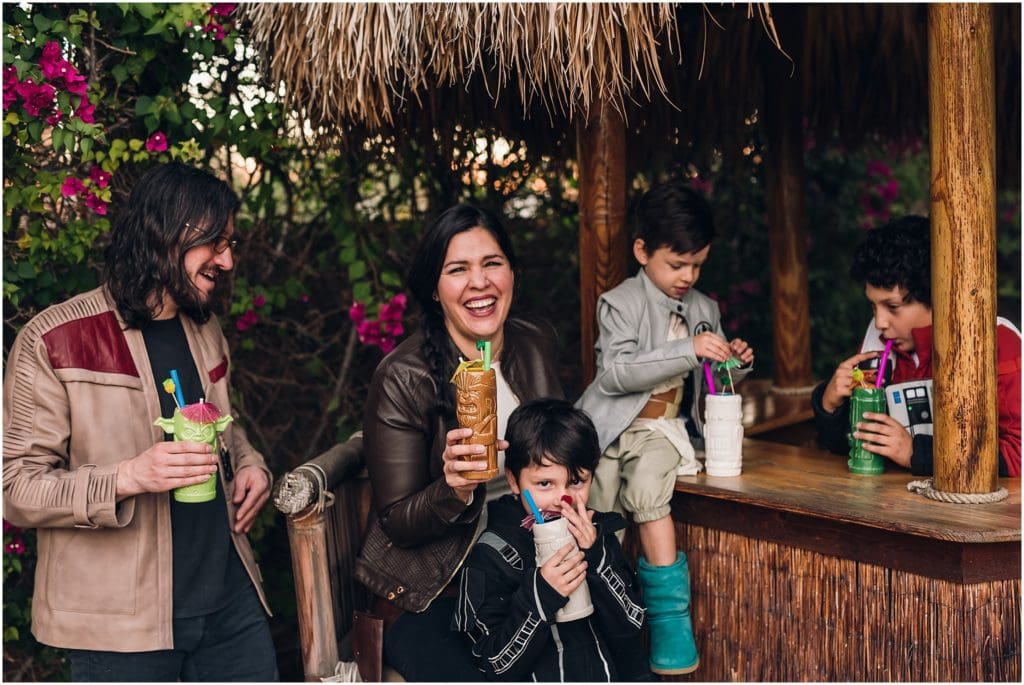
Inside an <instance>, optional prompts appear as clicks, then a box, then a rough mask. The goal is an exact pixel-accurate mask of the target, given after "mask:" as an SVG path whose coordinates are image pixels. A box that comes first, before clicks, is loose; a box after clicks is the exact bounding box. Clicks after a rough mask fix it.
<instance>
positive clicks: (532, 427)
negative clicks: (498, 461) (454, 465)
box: [505, 398, 601, 481]
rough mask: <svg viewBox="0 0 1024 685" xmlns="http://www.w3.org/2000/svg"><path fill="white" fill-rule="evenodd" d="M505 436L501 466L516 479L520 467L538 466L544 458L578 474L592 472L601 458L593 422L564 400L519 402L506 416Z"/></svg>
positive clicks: (585, 414)
mask: <svg viewBox="0 0 1024 685" xmlns="http://www.w3.org/2000/svg"><path fill="white" fill-rule="evenodd" d="M505 439H506V440H508V449H507V450H505V468H507V469H508V470H510V471H511V472H512V475H513V476H514V477H515V479H516V480H517V481H518V480H519V474H520V473H521V472H522V470H523V468H525V467H526V466H528V465H530V464H536V465H537V466H540V465H541V462H542V461H543V460H544V459H547V460H548V461H550V462H551V463H553V464H559V465H561V466H564V467H565V468H567V469H569V474H570V475H571V476H572V477H573V478H582V476H583V471H590V472H591V473H593V471H594V469H595V468H597V462H598V460H599V459H600V458H601V448H600V443H598V440H597V430H596V429H595V428H594V422H593V421H591V420H590V416H588V415H587V413H586V412H585V411H583V410H582V409H576V408H575V407H573V406H572V403H571V402H567V401H566V400H556V399H547V398H544V399H539V400H531V401H529V402H525V403H523V404H521V405H519V406H518V407H516V409H515V411H513V412H512V415H511V416H509V417H508V427H507V428H506V429H505Z"/></svg>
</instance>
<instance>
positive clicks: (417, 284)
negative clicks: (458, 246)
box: [406, 204, 516, 417]
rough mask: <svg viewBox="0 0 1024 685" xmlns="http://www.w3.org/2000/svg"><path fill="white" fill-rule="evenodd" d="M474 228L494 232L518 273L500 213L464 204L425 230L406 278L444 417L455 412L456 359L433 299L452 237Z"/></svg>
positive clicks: (438, 308)
mask: <svg viewBox="0 0 1024 685" xmlns="http://www.w3.org/2000/svg"><path fill="white" fill-rule="evenodd" d="M474 228H482V229H484V230H485V231H487V232H488V233H490V234H491V235H492V236H494V239H495V240H496V241H497V242H498V247H500V248H501V251H502V252H504V253H505V257H506V258H507V259H508V263H509V266H510V267H511V269H512V271H513V273H515V270H516V255H515V252H514V251H513V249H512V241H511V240H509V237H508V233H506V232H505V228H504V227H503V226H502V225H501V221H499V220H498V217H496V216H495V215H494V214H492V213H491V212H489V211H487V210H486V209H483V208H481V207H475V206H473V205H468V204H461V205H455V206H454V207H450V208H449V209H447V210H445V211H444V212H443V213H442V214H441V215H440V216H439V217H437V219H435V220H434V223H432V224H431V225H430V226H429V227H428V228H427V230H426V231H425V232H424V233H423V236H422V237H421V238H420V242H419V245H418V246H417V247H416V252H415V256H414V257H413V260H412V265H411V266H410V267H409V274H408V277H407V278H406V282H407V285H408V288H409V292H410V293H412V296H413V298H414V299H415V300H416V302H417V303H418V304H419V307H420V312H421V313H422V319H421V326H422V328H423V356H424V358H425V359H426V360H427V363H428V364H429V365H430V375H431V377H432V378H433V379H434V384H435V387H436V388H437V403H438V410H439V411H440V412H441V415H442V416H445V417H451V416H454V415H455V405H454V397H453V392H452V390H451V387H450V379H451V375H452V374H453V373H454V372H455V367H456V361H457V360H456V358H455V356H454V355H453V354H452V352H451V344H450V341H449V336H448V331H447V329H446V328H445V325H444V312H443V311H442V310H441V304H440V302H438V301H437V300H435V299H434V294H435V293H436V292H437V281H438V279H439V278H440V277H441V268H442V267H443V266H444V259H445V256H446V255H447V254H448V245H449V243H451V241H452V238H454V237H455V236H456V235H458V234H459V233H463V232H465V231H469V230H471V229H474Z"/></svg>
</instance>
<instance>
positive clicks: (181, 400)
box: [171, 369, 185, 407]
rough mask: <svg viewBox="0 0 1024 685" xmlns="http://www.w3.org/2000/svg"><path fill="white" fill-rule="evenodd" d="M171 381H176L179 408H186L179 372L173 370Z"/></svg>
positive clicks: (175, 394)
mask: <svg viewBox="0 0 1024 685" xmlns="http://www.w3.org/2000/svg"><path fill="white" fill-rule="evenodd" d="M171 380H172V381H174V396H175V397H177V398H178V406H179V407H184V406H185V395H184V394H182V392H181V380H179V378H178V370H177V369H171Z"/></svg>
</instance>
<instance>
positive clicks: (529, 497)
mask: <svg viewBox="0 0 1024 685" xmlns="http://www.w3.org/2000/svg"><path fill="white" fill-rule="evenodd" d="M523 499H525V500H526V503H527V504H528V505H529V506H530V511H532V512H533V518H535V519H536V520H537V523H544V517H543V516H541V515H540V509H538V508H537V503H536V502H534V501H533V496H532V495H531V494H530V491H529V490H523Z"/></svg>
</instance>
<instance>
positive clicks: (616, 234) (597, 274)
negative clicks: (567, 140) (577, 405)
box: [576, 103, 629, 388]
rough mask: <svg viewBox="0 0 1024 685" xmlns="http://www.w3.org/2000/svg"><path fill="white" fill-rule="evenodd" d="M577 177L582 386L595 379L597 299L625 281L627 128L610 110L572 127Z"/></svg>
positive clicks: (595, 111) (599, 106)
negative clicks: (573, 129) (574, 132)
mask: <svg viewBox="0 0 1024 685" xmlns="http://www.w3.org/2000/svg"><path fill="white" fill-rule="evenodd" d="M576 160H577V164H578V167H579V174H580V179H579V181H580V194H579V206H580V348H581V350H580V352H581V354H582V357H583V367H582V379H581V382H582V385H581V387H584V388H585V387H586V386H587V384H589V383H590V381H591V380H593V378H594V373H595V370H596V362H595V356H594V343H595V342H596V340H597V326H596V321H595V315H596V308H597V298H598V297H599V296H600V295H601V293H603V292H605V291H606V290H609V289H610V288H614V287H615V286H616V285H618V284H619V283H621V282H622V281H623V280H624V279H625V278H626V268H627V265H628V264H629V253H628V250H629V236H628V235H627V233H626V123H625V121H624V120H623V119H622V115H621V114H619V113H618V112H617V111H615V109H614V108H612V107H611V106H609V105H605V104H603V103H595V104H594V105H593V106H592V107H591V110H590V113H589V115H588V116H587V119H586V121H585V122H579V123H578V124H577V126H576Z"/></svg>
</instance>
